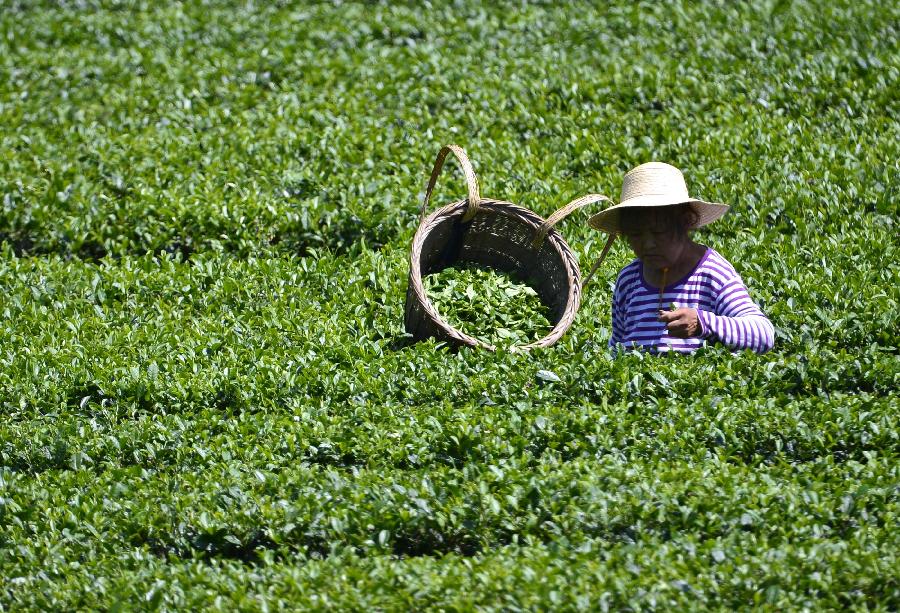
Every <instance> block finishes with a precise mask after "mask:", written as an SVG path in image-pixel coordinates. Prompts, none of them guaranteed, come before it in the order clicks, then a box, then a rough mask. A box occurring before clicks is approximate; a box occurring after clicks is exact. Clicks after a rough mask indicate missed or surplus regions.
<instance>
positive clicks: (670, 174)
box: [588, 162, 775, 353]
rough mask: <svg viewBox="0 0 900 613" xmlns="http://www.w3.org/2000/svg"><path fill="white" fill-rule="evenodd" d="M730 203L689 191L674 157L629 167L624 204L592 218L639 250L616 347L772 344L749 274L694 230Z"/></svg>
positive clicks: (622, 303) (622, 284)
mask: <svg viewBox="0 0 900 613" xmlns="http://www.w3.org/2000/svg"><path fill="white" fill-rule="evenodd" d="M727 210H728V206H727V205H725V204H717V203H712V202H704V201H702V200H698V199H696V198H691V197H690V196H688V191H687V186H686V185H685V182H684V176H683V175H682V174H681V171H680V170H678V169H677V168H675V167H674V166H670V165H669V164H663V163H662V162H650V163H647V164H642V165H640V166H638V167H637V168H635V169H633V170H631V171H630V172H628V174H626V175H625V179H624V181H623V183H622V196H621V199H620V202H619V204H617V205H615V206H612V207H609V208H608V209H606V210H604V211H602V212H600V213H597V214H596V215H594V216H593V217H591V218H590V220H589V221H588V223H589V224H590V225H591V227H593V228H595V229H598V230H603V231H606V232H609V233H610V234H611V238H610V240H612V238H613V237H615V236H616V235H621V236H624V237H625V239H626V240H627V241H628V244H629V245H630V246H631V249H632V250H633V251H634V255H635V256H636V258H637V259H635V260H634V261H632V262H631V263H630V264H628V265H627V266H626V267H625V268H623V269H622V271H621V272H620V273H619V276H618V278H617V279H616V287H615V290H614V292H613V306H612V329H613V332H612V337H611V338H610V340H609V345H610V347H613V348H615V347H617V346H619V345H622V346H624V347H625V348H628V349H631V348H640V349H644V350H649V351H653V352H663V351H678V352H682V353H690V352H692V351H695V350H696V349H698V348H700V347H702V346H703V345H704V344H705V343H706V342H713V341H715V342H720V343H722V344H724V345H725V346H726V347H728V348H730V349H733V350H740V349H751V350H753V351H755V352H757V353H763V352H765V351H768V350H769V349H771V348H772V345H773V344H774V342H775V330H774V328H773V327H772V324H771V322H770V321H769V320H768V318H766V316H765V315H764V314H763V312H762V311H761V310H760V309H759V307H758V306H756V304H754V302H753V301H752V300H751V299H750V295H749V294H748V293H747V288H746V287H745V286H744V283H743V281H741V277H740V276H739V275H738V274H737V272H735V270H734V268H733V267H732V266H731V264H729V263H728V261H727V260H726V259H725V258H724V257H722V256H721V255H720V254H719V253H717V252H716V251H715V250H714V249H711V248H709V247H706V246H704V245H700V244H697V243H695V242H694V241H693V240H692V239H691V237H690V234H689V231H690V230H693V229H695V228H699V227H701V226H705V225H706V224H708V223H711V222H713V221H715V220H716V219H718V218H719V217H721V216H722V215H724V214H725V212H726V211H727Z"/></svg>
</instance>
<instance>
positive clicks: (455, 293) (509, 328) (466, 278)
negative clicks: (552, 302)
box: [423, 265, 552, 346]
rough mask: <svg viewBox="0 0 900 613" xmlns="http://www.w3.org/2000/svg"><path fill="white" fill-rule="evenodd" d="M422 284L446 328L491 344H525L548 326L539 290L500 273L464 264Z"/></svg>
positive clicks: (433, 276) (426, 279) (444, 271)
mask: <svg viewBox="0 0 900 613" xmlns="http://www.w3.org/2000/svg"><path fill="white" fill-rule="evenodd" d="M423 283H424V285H425V291H426V293H427V294H428V297H429V299H430V300H431V302H432V304H433V305H434V306H435V308H436V309H437V310H438V312H439V313H440V314H441V317H442V318H443V319H444V320H445V321H446V322H447V323H448V324H450V325H451V326H453V327H454V328H456V329H457V330H460V331H461V332H464V333H466V334H469V335H471V336H474V337H476V338H479V339H481V340H483V341H485V342H487V343H490V344H492V345H503V346H512V345H525V344H528V343H530V342H533V341H535V340H538V339H539V338H542V337H543V336H545V335H546V334H548V333H549V332H550V329H551V327H552V326H551V325H550V322H549V321H548V319H547V315H548V309H547V307H546V306H545V305H544V304H543V303H542V302H541V300H540V298H539V297H538V294H537V292H536V291H535V290H534V289H533V288H531V287H529V286H528V285H526V284H524V283H521V282H518V281H516V280H515V279H513V278H511V277H510V276H509V275H506V274H504V273H502V272H499V271H495V270H492V269H488V268H481V267H476V266H472V265H467V266H464V267H459V268H447V269H445V270H443V271H441V272H439V273H436V274H434V275H430V276H428V277H425V279H423Z"/></svg>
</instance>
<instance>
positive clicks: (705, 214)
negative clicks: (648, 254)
mask: <svg viewBox="0 0 900 613" xmlns="http://www.w3.org/2000/svg"><path fill="white" fill-rule="evenodd" d="M683 203H690V204H691V205H692V206H693V208H694V210H695V211H697V215H698V219H697V222H696V223H694V224H692V225H691V226H690V228H689V229H695V228H699V227H701V226H705V225H706V224H708V223H712V222H714V221H715V220H717V219H718V218H719V217H721V216H722V215H724V214H725V213H726V212H727V211H728V205H727V204H720V203H718V202H705V201H703V200H700V199H698V198H692V197H690V196H689V195H688V191H687V184H685V182H684V175H683V174H681V171H680V170H678V169H677V168H675V167H674V166H672V165H671V164H665V163H663V162H648V163H646V164H641V165H640V166H638V167H637V168H634V169H632V170H630V171H628V173H627V174H626V175H625V178H624V179H623V181H622V195H621V197H620V198H619V204H616V205H614V206H611V207H609V208H607V209H604V210H603V211H600V212H599V213H597V214H596V215H593V216H592V217H591V218H590V219H588V224H590V226H591V227H592V228H595V229H597V230H603V231H605V232H609V233H611V234H620V233H621V230H620V228H619V217H620V215H619V213H620V212H621V210H622V209H624V208H626V207H654V206H674V205H678V204H683Z"/></svg>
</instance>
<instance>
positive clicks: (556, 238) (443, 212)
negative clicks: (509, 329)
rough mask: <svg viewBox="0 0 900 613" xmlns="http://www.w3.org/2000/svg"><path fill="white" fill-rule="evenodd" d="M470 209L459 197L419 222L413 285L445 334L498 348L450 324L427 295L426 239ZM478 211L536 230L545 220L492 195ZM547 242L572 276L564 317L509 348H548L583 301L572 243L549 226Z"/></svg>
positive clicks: (482, 201) (466, 342)
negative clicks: (444, 222) (424, 276)
mask: <svg viewBox="0 0 900 613" xmlns="http://www.w3.org/2000/svg"><path fill="white" fill-rule="evenodd" d="M467 208H468V200H466V199H463V200H457V201H455V202H452V203H450V204H447V205H444V206H442V207H440V208H438V209H436V210H435V211H433V212H431V213H430V214H429V215H428V216H427V217H425V218H424V219H423V220H422V222H421V223H420V224H419V227H418V228H417V229H416V233H415V235H414V236H413V246H412V249H411V250H410V259H409V264H410V287H411V288H412V291H413V292H414V293H415V296H416V299H417V300H418V301H419V303H420V304H421V305H422V307H423V308H424V310H425V313H426V316H428V317H430V318H431V320H432V321H433V322H434V323H435V324H436V325H437V326H438V328H440V330H441V331H442V332H443V333H444V335H446V336H447V337H449V338H451V339H454V340H456V341H457V342H459V343H462V344H464V345H469V346H472V347H481V348H484V349H488V350H490V351H495V350H496V349H497V347H495V346H494V345H491V344H489V343H486V342H484V341H482V340H481V339H479V338H476V337H474V336H471V335H469V334H466V333H464V332H462V331H461V330H458V329H456V328H454V327H453V326H451V325H450V324H449V323H448V322H447V321H446V320H445V319H444V318H443V317H442V316H441V314H440V313H439V312H438V311H437V309H436V308H435V306H434V305H433V304H432V302H431V300H430V299H429V298H428V295H427V293H426V292H425V287H424V284H423V282H422V269H421V255H422V245H423V243H424V241H425V238H426V237H427V236H428V235H429V234H430V232H431V230H432V229H433V228H434V226H436V225H437V224H438V223H439V222H440V221H442V220H443V219H449V218H453V217H462V216H463V215H464V214H465V212H466V210H467ZM476 214H479V215H481V214H489V215H506V216H508V217H512V218H515V219H517V220H519V221H522V222H525V223H527V224H529V225H531V226H532V227H533V228H534V229H535V231H537V229H538V228H539V227H540V226H541V224H543V223H544V218H542V217H541V216H540V215H538V214H537V213H535V212H534V211H532V210H530V209H527V208H525V207H523V206H521V205H518V204H515V203H512V202H508V201H505V200H496V199H493V198H481V199H480V200H479V202H478V212H477V213H476ZM545 241H547V242H549V243H550V245H552V247H553V249H554V251H556V253H557V254H558V255H559V256H560V259H561V260H562V262H563V266H564V267H565V270H566V273H567V277H568V279H569V283H568V286H569V287H568V294H567V296H566V306H565V309H564V310H563V314H562V317H560V319H559V321H557V322H556V323H555V324H554V325H553V327H552V328H551V330H550V332H548V333H547V334H546V335H545V336H543V337H542V338H540V339H538V340H536V341H533V342H531V343H528V344H525V345H513V346H511V347H510V348H509V350H510V351H528V350H531V349H534V348H538V347H549V346H551V345H553V344H554V343H556V342H557V341H558V340H559V339H560V338H561V337H562V336H563V335H564V334H565V333H566V331H567V330H568V329H569V328H570V327H571V325H572V322H573V320H574V318H575V314H576V313H577V312H578V309H579V307H580V304H581V271H580V269H579V267H578V259H577V258H576V257H575V254H574V253H573V251H572V249H571V247H569V244H568V243H567V242H566V241H565V239H564V238H563V237H562V235H561V234H560V233H559V232H558V231H557V230H556V229H555V228H550V231H549V232H548V233H547V236H546V238H545Z"/></svg>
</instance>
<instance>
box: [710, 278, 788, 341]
mask: <svg viewBox="0 0 900 613" xmlns="http://www.w3.org/2000/svg"><path fill="white" fill-rule="evenodd" d="M715 310H716V312H715V313H711V312H709V311H704V310H700V309H698V310H697V317H698V319H699V320H700V327H701V331H700V337H701V338H705V339H716V340H718V341H719V342H721V343H722V344H723V345H725V346H726V347H728V348H729V349H751V350H753V351H755V352H756V353H765V352H766V351H769V350H770V349H771V348H772V347H773V346H774V345H775V328H774V327H773V326H772V322H770V321H769V318H768V317H766V316H765V314H764V313H763V312H762V311H761V310H760V309H759V307H758V306H756V304H755V303H754V302H753V300H751V299H750V294H749V293H747V288H746V287H745V286H744V283H743V281H741V278H740V277H739V276H735V277H732V278H731V279H729V280H728V281H727V282H726V283H725V284H723V285H722V287H721V289H720V290H719V295H718V298H717V299H716V303H715Z"/></svg>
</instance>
